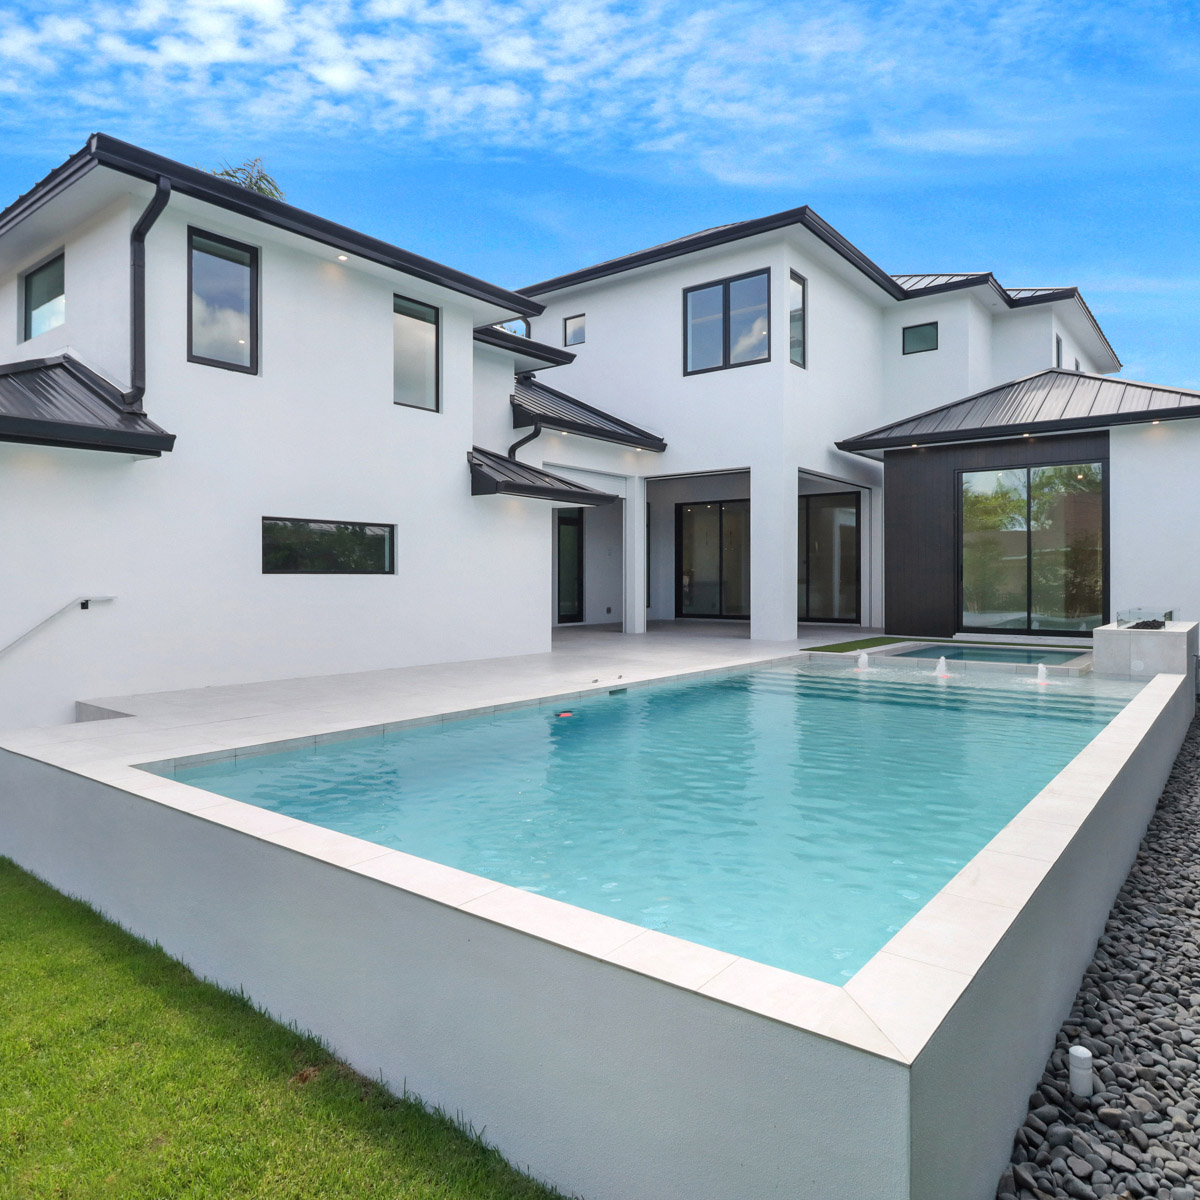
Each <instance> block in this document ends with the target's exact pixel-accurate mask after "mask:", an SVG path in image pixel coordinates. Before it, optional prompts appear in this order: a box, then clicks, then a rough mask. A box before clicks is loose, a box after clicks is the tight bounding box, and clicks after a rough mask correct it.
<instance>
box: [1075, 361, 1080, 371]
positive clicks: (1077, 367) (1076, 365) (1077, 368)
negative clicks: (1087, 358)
mask: <svg viewBox="0 0 1200 1200" xmlns="http://www.w3.org/2000/svg"><path fill="white" fill-rule="evenodd" d="M1075 370H1077V371H1078V370H1079V359H1076V360H1075Z"/></svg>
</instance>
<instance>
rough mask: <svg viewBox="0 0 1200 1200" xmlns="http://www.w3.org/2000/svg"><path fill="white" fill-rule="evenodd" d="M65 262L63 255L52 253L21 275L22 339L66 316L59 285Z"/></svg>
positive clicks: (43, 330) (55, 323)
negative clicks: (22, 294)
mask: <svg viewBox="0 0 1200 1200" xmlns="http://www.w3.org/2000/svg"><path fill="white" fill-rule="evenodd" d="M65 261H66V257H65V255H62V254H59V255H56V256H55V257H54V258H52V259H51V260H50V261H49V262H46V263H42V265H41V266H40V267H35V268H34V269H33V270H32V271H30V272H29V273H28V274H27V275H26V276H25V281H24V288H25V293H24V298H23V312H24V317H23V322H24V329H23V331H22V335H21V336H22V337H23V339H24V340H25V341H28V340H29V339H30V338H33V337H37V336H38V334H39V333H45V332H46V331H47V330H50V329H54V328H56V327H57V326H59V325H61V324H62V323H63V322H64V321H65V320H66V319H67V314H66V305H67V301H66V289H65V287H64V284H63V280H64V266H65Z"/></svg>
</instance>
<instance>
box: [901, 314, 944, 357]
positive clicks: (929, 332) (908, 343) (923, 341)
mask: <svg viewBox="0 0 1200 1200" xmlns="http://www.w3.org/2000/svg"><path fill="white" fill-rule="evenodd" d="M937 325H938V323H937V322H936V321H927V322H926V323H925V324H924V325H906V326H905V327H904V331H903V334H902V341H903V347H902V348H903V350H904V353H905V354H924V353H925V351H926V350H936V349H937V348H938V328H937Z"/></svg>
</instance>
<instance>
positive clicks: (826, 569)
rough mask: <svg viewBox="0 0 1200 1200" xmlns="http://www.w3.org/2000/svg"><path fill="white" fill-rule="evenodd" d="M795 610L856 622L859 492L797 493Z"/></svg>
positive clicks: (814, 617) (804, 616)
mask: <svg viewBox="0 0 1200 1200" xmlns="http://www.w3.org/2000/svg"><path fill="white" fill-rule="evenodd" d="M799 503H800V521H799V558H798V564H799V570H798V574H797V615H798V618H799V619H800V620H801V621H847V622H850V623H853V624H857V623H858V619H859V615H858V609H859V579H860V566H859V564H860V558H859V532H858V511H859V493H858V492H830V493H826V494H823V495H815V496H801V497H800V498H799Z"/></svg>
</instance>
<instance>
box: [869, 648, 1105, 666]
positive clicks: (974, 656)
mask: <svg viewBox="0 0 1200 1200" xmlns="http://www.w3.org/2000/svg"><path fill="white" fill-rule="evenodd" d="M1090 649H1091V647H1090V646H1080V647H1079V649H1078V650H1043V649H1041V648H1040V647H1039V646H947V645H936V646H934V645H930V646H918V647H917V648H916V649H915V650H901V651H900V652H899V653H898V654H896V655H893V657H894V658H934V659H937V658H942V657H945V658H946V659H947V660H948V661H949V662H962V661H963V660H964V659H969V660H970V661H971V662H1006V663H1045V664H1046V665H1047V666H1048V667H1053V666H1057V665H1059V664H1061V663H1065V662H1070V661H1071V659H1073V658H1078V657H1079V656H1080V655H1081V654H1085V653H1087V651H1088V650H1090Z"/></svg>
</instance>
